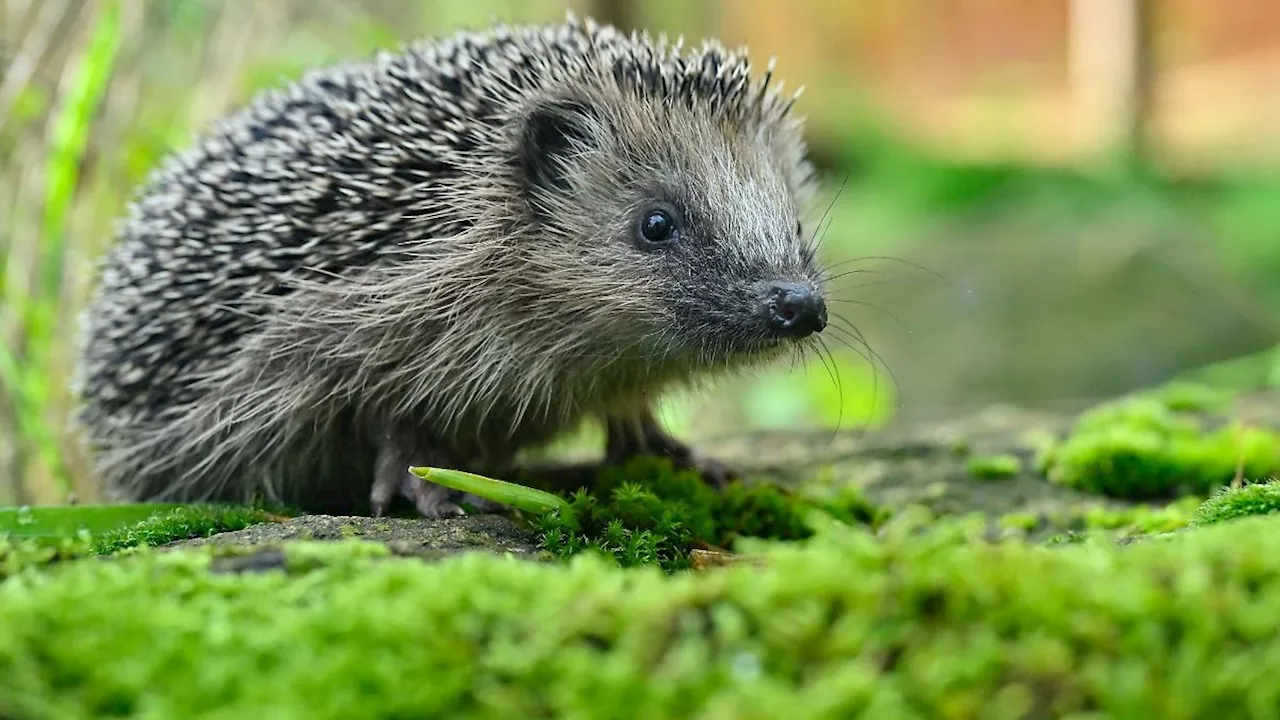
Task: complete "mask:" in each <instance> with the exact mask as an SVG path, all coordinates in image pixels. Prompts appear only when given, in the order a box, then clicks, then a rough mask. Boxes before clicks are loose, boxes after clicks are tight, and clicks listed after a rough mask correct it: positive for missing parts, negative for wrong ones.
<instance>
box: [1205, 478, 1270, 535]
mask: <svg viewBox="0 0 1280 720" xmlns="http://www.w3.org/2000/svg"><path fill="white" fill-rule="evenodd" d="M1277 512H1280V481H1277V480H1275V479H1272V480H1270V481H1268V482H1264V483H1250V484H1247V485H1243V486H1241V487H1238V488H1235V489H1231V488H1226V487H1224V488H1221V489H1220V490H1219V491H1218V492H1216V493H1214V494H1213V496H1211V497H1210V498H1209V499H1208V500H1205V501H1204V503H1203V504H1202V505H1200V507H1199V508H1197V509H1196V512H1195V515H1194V516H1193V517H1192V519H1191V522H1192V524H1193V525H1197V526H1202V525H1212V524H1214V523H1219V522H1222V521H1224V520H1231V519H1234V518H1239V517H1245V516H1248V515H1269V514H1271V513H1277Z"/></svg>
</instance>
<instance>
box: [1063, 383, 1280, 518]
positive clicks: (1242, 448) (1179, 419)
mask: <svg viewBox="0 0 1280 720" xmlns="http://www.w3.org/2000/svg"><path fill="white" fill-rule="evenodd" d="M1038 465H1039V466H1040V467H1041V468H1042V469H1043V470H1044V471H1045V472H1046V474H1047V475H1048V477H1049V479H1050V480H1051V481H1053V482H1056V483H1060V484H1062V485H1066V486H1068V487H1073V488H1078V489H1081V490H1088V491H1092V492H1097V493H1101V494H1104V495H1110V496H1113V497H1118V498H1126V499H1130V500H1154V499H1166V498H1173V497H1179V496H1183V495H1197V494H1198V495H1201V496H1204V495H1207V494H1209V493H1210V492H1212V491H1213V489H1214V488H1217V487H1220V486H1222V485H1225V484H1227V483H1229V482H1231V480H1232V478H1233V477H1235V476H1236V473H1237V472H1238V471H1239V470H1243V472H1244V475H1245V476H1246V477H1266V476H1269V475H1272V474H1275V473H1276V472H1280V434H1277V433H1276V432H1274V431H1272V430H1268V429H1265V428H1261V427H1255V426H1250V425H1244V424H1239V423H1236V424H1228V425H1224V426H1222V427H1219V428H1217V429H1212V430H1209V429H1205V428H1203V427H1202V426H1201V423H1200V421H1199V420H1197V419H1196V418H1194V417H1191V416H1189V415H1186V414H1184V413H1180V412H1177V411H1175V410H1174V409H1172V408H1171V407H1170V405H1169V404H1168V403H1167V402H1164V401H1162V400H1160V399H1158V398H1156V397H1135V398H1128V399H1125V400H1121V401H1117V402H1114V403H1108V404H1105V405H1102V406H1099V407H1097V408H1095V409H1094V410H1092V411H1090V412H1088V413H1086V414H1084V415H1083V416H1081V418H1080V420H1079V422H1078V423H1077V425H1076V427H1075V429H1074V430H1073V432H1072V433H1071V435H1070V436H1069V437H1067V438H1066V439H1065V440H1064V441H1062V442H1060V443H1055V444H1053V445H1049V446H1046V447H1044V448H1042V450H1041V453H1040V456H1039V458H1038Z"/></svg>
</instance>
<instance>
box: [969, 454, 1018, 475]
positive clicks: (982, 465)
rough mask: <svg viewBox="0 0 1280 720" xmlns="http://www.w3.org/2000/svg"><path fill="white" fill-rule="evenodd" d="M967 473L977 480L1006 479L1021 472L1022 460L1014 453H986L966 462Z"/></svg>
mask: <svg viewBox="0 0 1280 720" xmlns="http://www.w3.org/2000/svg"><path fill="white" fill-rule="evenodd" d="M968 469H969V474H970V475H972V476H973V477H975V478H978V479H979V480H1008V479H1009V478H1012V477H1014V476H1016V475H1017V474H1018V473H1020V472H1022V460H1020V459H1018V456H1016V455H1007V454H1006V455H986V456H980V457H973V458H970V459H969V462H968Z"/></svg>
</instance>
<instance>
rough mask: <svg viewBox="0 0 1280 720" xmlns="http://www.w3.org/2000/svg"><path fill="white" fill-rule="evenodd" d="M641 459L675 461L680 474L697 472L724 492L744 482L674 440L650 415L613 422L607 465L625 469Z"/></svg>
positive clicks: (607, 446) (712, 460) (606, 454)
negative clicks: (649, 457) (662, 458)
mask: <svg viewBox="0 0 1280 720" xmlns="http://www.w3.org/2000/svg"><path fill="white" fill-rule="evenodd" d="M637 455H657V456H660V457H666V458H669V459H670V460H671V464H672V465H673V466H675V468H676V469H678V470H694V471H696V472H697V473H698V474H699V475H701V476H702V479H703V480H704V481H706V483H707V484H709V485H711V486H713V487H716V488H723V487H724V486H726V485H728V484H729V483H731V482H734V481H735V480H738V479H740V478H741V474H740V473H738V472H737V471H736V470H734V469H733V468H731V467H729V466H728V465H725V464H724V463H722V462H720V461H718V460H714V459H712V458H707V457H703V456H701V455H699V454H697V453H695V452H694V451H693V449H692V448H690V447H689V446H688V445H686V444H685V443H683V442H681V441H679V440H677V439H676V438H674V437H672V436H671V434H670V433H668V432H667V431H666V430H664V429H663V428H662V426H661V425H659V424H658V421H657V418H655V417H653V415H652V414H651V413H648V412H646V413H645V414H644V415H642V416H641V417H640V418H638V419H636V420H630V421H628V420H624V419H610V420H609V422H608V440H607V443H606V450H605V461H606V462H607V463H609V464H611V465H621V464H623V463H625V462H626V461H627V460H629V459H631V458H632V457H635V456H637Z"/></svg>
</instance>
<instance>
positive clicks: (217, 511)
mask: <svg viewBox="0 0 1280 720" xmlns="http://www.w3.org/2000/svg"><path fill="white" fill-rule="evenodd" d="M271 518H272V513H270V512H268V511H267V510H264V509H261V508H256V507H246V506H236V505H227V506H223V505H186V506H181V507H177V508H174V509H172V510H168V511H165V512H160V513H157V514H155V515H153V516H152V517H150V518H148V519H146V520H143V521H142V522H139V523H137V524H135V525H130V526H128V527H124V528H120V529H116V530H111V531H108V532H105V533H102V534H101V535H99V536H97V537H96V538H94V540H93V546H92V550H93V552H94V553H96V554H99V555H107V554H110V553H113V552H117V551H119V550H123V549H125V548H130V547H138V546H155V545H164V544H167V543H171V542H174V541H175V540H187V539H190V538H197V537H209V536H210V535H214V534H216V533H220V532H232V531H235V530H243V529H244V528H247V527H249V526H250V525H256V524H258V523H262V522H268V521H270V520H271Z"/></svg>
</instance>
